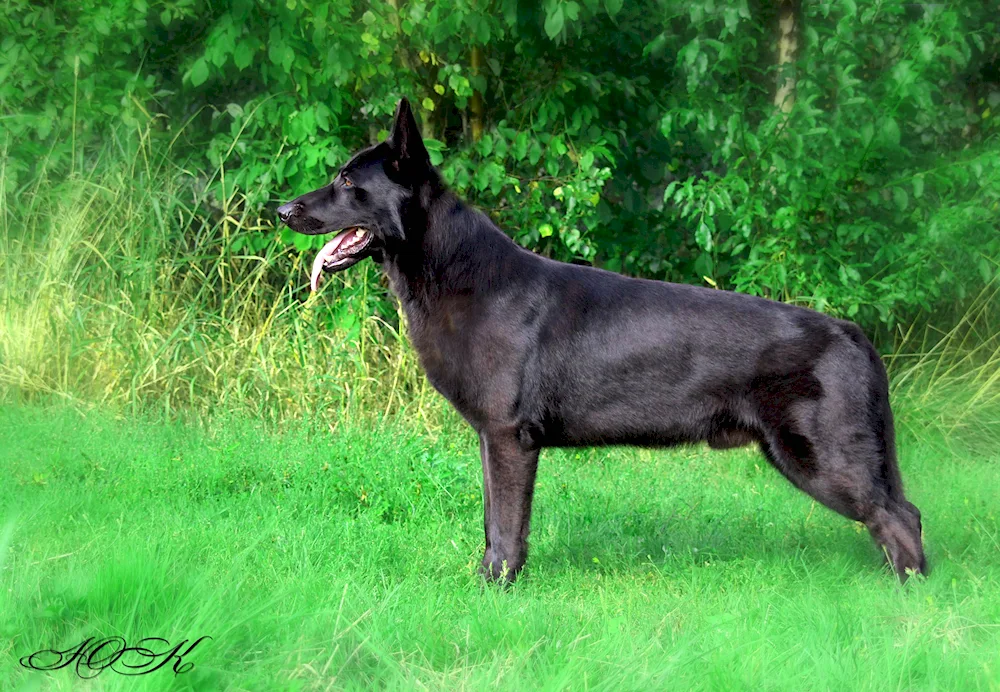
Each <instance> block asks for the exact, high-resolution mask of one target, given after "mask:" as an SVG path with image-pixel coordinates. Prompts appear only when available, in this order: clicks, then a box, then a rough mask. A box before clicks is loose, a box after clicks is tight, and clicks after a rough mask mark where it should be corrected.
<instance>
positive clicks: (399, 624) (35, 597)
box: [0, 406, 1000, 690]
mask: <svg viewBox="0 0 1000 692" xmlns="http://www.w3.org/2000/svg"><path fill="white" fill-rule="evenodd" d="M909 428H910V429H912V430H915V431H917V432H907V433H905V434H904V435H902V436H901V439H900V456H901V466H902V468H903V473H904V478H905V479H906V481H907V484H908V494H909V496H910V498H911V499H912V500H913V502H914V503H915V504H917V505H918V506H919V507H920V509H921V510H922V512H923V515H924V527H925V540H926V544H927V551H928V558H929V560H930V563H931V567H932V571H931V575H930V577H929V578H927V579H912V580H911V581H910V583H909V584H907V585H906V586H905V587H900V585H899V584H898V583H897V581H896V580H895V578H894V577H893V576H892V575H891V574H890V573H889V572H888V570H887V569H886V568H885V567H884V566H883V563H882V561H881V556H880V554H879V552H878V550H877V549H876V547H875V546H874V544H873V543H872V541H871V540H870V538H869V536H868V534H867V531H865V530H864V529H863V527H861V526H859V525H857V524H854V523H852V522H850V521H847V520H845V519H843V518H841V517H839V516H836V515H834V514H833V513H831V512H829V511H827V510H826V509H824V508H822V507H820V506H817V505H816V504H815V503H813V502H812V501H811V500H810V499H809V498H808V497H806V496H805V495H803V494H800V493H798V492H797V491H795V490H794V489H793V488H792V487H791V486H790V485H789V484H788V483H787V482H786V481H785V480H784V479H782V478H781V477H780V476H779V475H778V474H777V473H776V472H775V471H774V470H773V469H771V468H770V467H769V466H768V465H767V464H766V462H765V461H764V460H763V458H762V457H761V456H760V455H759V454H758V453H756V452H754V451H751V450H749V449H747V450H736V451H733V452H711V451H709V450H708V449H707V448H705V447H691V448H682V449H675V450H667V451H658V450H637V449H598V450H573V451H561V450H548V451H546V452H544V453H543V456H542V462H541V466H540V469H539V485H538V491H537V494H536V503H535V514H534V521H533V531H532V534H531V556H530V558H529V560H528V566H527V568H526V570H525V573H524V578H523V579H522V580H521V581H519V582H518V583H517V584H515V585H514V586H513V587H512V588H510V589H508V590H502V589H498V588H495V587H485V588H484V586H483V585H482V583H481V582H480V580H479V578H478V577H477V575H476V567H477V565H478V562H479V559H480V557H481V554H482V549H483V545H482V542H483V537H482V514H481V506H480V503H481V496H480V473H481V472H480V466H479V459H478V445H477V444H476V440H475V438H474V436H473V434H472V433H471V432H470V431H468V430H466V429H463V428H461V427H459V426H457V425H456V426H454V427H453V428H449V429H448V431H447V432H445V433H442V434H438V435H434V436H429V435H428V434H426V433H423V432H414V431H412V430H410V429H407V427H405V425H403V424H402V423H401V422H396V423H386V424H385V425H383V426H377V425H371V426H360V425H359V426H358V427H356V428H355V429H347V428H343V429H338V430H336V431H330V430H327V429H325V428H323V427H322V426H320V425H319V424H309V423H299V424H294V425H287V426H285V427H283V428H274V427H270V428H268V429H265V428H263V427H262V426H260V425H259V424H257V423H255V422H253V421H249V420H245V419H239V418H232V419H229V420H222V419H216V420H215V422H213V423H211V424H207V425H205V424H196V423H191V422H183V421H176V420H175V421H163V420H157V419H151V418H134V417H133V418H116V417H113V416H111V415H110V414H105V413H99V412H97V413H95V412H86V413H81V412H78V411H75V410H72V409H69V408H43V407H16V406H7V407H5V408H0V431H2V432H0V436H2V437H0V468H3V469H4V480H3V482H2V485H0V612H2V613H3V617H2V619H0V688H2V689H78V688H79V689H102V690H103V689H107V690H117V689H127V690H135V689H157V690H158V689H199V690H200V689H239V690H273V689H366V688H370V687H372V686H377V687H389V688H396V689H400V688H403V689H411V688H431V689H441V688H448V689H452V688H471V689H483V688H487V687H490V688H492V687H494V686H503V687H504V688H507V689H526V690H537V689H546V690H547V689H608V690H612V689H613V690H623V689H624V690H628V689H635V690H648V689H665V688H671V689H688V688H696V689H705V688H711V689H733V688H737V689H740V688H754V689H789V690H802V689H807V688H812V689H816V688H819V689H852V690H853V689H877V690H885V689H931V688H950V689H997V688H998V687H1000V516H998V513H1000V481H998V473H1000V451H994V452H990V451H989V450H986V451H984V450H982V449H980V450H979V451H975V450H972V451H970V450H968V449H966V450H965V451H963V450H962V448H960V447H958V446H957V445H955V444H954V442H953V441H947V442H946V440H945V439H944V438H943V436H941V434H940V433H937V432H932V431H930V432H926V433H925V434H920V433H919V430H920V426H919V425H911V426H909ZM116 635H120V636H122V637H124V638H125V639H126V641H128V642H129V643H130V644H131V643H134V642H136V641H138V640H140V639H142V638H143V637H163V638H165V639H167V640H168V641H170V642H171V643H178V642H181V641H183V640H185V639H187V640H191V641H193V640H195V639H196V638H198V637H201V636H204V635H208V636H211V637H212V639H210V640H205V641H203V642H202V643H201V644H200V645H199V646H198V647H197V648H196V649H195V650H193V651H192V652H191V653H190V654H189V655H188V656H187V657H186V658H185V659H184V660H185V662H190V663H193V664H194V667H193V668H192V669H191V670H189V671H188V672H184V673H181V674H178V675H175V674H174V672H173V671H172V670H170V669H169V667H163V668H161V669H160V670H157V671H154V672H151V673H148V674H146V675H142V676H139V677H124V676H122V675H120V674H118V673H116V672H113V671H111V670H105V671H104V672H102V673H101V674H100V675H99V676H97V677H96V678H94V679H92V680H90V681H89V682H83V681H81V680H80V679H79V678H78V677H77V676H76V673H75V672H73V671H71V670H68V669H61V670H57V671H52V672H34V671H28V670H26V669H24V668H22V667H21V666H20V665H19V664H18V661H19V659H20V658H21V657H24V656H27V655H28V654H30V653H32V652H34V651H37V650H40V649H50V648H56V649H66V648H69V647H71V646H73V645H75V644H79V643H81V642H82V641H83V640H84V639H86V638H87V637H89V636H95V637H110V636H116Z"/></svg>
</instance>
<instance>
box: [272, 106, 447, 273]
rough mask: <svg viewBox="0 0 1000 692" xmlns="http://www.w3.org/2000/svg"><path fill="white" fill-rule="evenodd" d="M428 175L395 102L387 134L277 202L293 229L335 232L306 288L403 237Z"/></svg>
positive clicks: (412, 128)
mask: <svg viewBox="0 0 1000 692" xmlns="http://www.w3.org/2000/svg"><path fill="white" fill-rule="evenodd" d="M433 176H434V169H433V167H432V166H431V162H430V157H429V156H428V154H427V149H426V147H424V142H423V139H422V138H421V137H420V130H419V129H418V127H417V122H416V120H415V119H414V117H413V111H412V110H411V109H410V104H409V102H408V101H407V100H406V99H403V100H401V101H400V102H399V106H398V107H397V108H396V116H395V118H394V119H393V123H392V131H391V133H390V134H389V137H388V139H386V140H385V141H384V142H379V143H378V144H376V145H375V146H373V147H369V148H368V149H365V150H364V151H361V152H360V153H358V154H356V155H355V156H354V157H353V158H352V159H351V160H350V161H348V162H347V163H346V164H345V165H344V166H343V167H342V168H341V169H340V172H339V173H338V174H337V177H335V178H334V179H333V182H331V183H330V184H329V185H327V186H326V187H321V188H320V189H318V190H314V191H313V192H309V193H307V194H304V195H302V196H301V197H298V198H296V199H294V200H292V201H291V202H288V203H287V204H283V205H282V206H281V207H279V208H278V217H279V218H280V219H281V220H282V221H283V222H284V223H285V224H287V225H288V227H289V228H291V229H292V230H293V231H297V232H299V233H305V234H308V235H322V234H326V233H336V234H337V235H336V236H334V238H333V239H332V240H331V241H330V242H328V243H327V244H326V245H324V246H323V249H322V250H320V251H319V254H318V255H317V256H316V259H315V260H314V261H313V266H312V274H311V277H310V278H311V282H310V285H311V286H312V290H314V291H315V290H316V288H317V287H318V285H319V278H320V276H321V275H322V274H323V272H334V271H340V270H341V269H347V268H348V267H350V266H352V265H354V264H357V263H358V262H360V261H361V260H363V259H364V258H366V257H370V256H372V255H374V254H378V253H381V252H382V251H383V250H384V249H385V248H386V246H387V245H390V244H393V243H401V242H403V241H404V240H405V239H406V229H405V227H404V218H405V210H406V207H407V204H408V203H409V201H410V200H411V199H412V198H413V196H414V194H415V193H416V192H417V191H418V190H419V189H420V187H421V185H423V184H424V183H425V182H426V181H428V180H429V179H431V178H432V177H433Z"/></svg>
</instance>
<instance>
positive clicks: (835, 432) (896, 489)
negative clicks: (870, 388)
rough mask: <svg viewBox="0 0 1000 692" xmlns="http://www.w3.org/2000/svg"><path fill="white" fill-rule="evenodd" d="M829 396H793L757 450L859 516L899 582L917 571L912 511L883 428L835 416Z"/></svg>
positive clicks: (922, 563)
mask: <svg viewBox="0 0 1000 692" xmlns="http://www.w3.org/2000/svg"><path fill="white" fill-rule="evenodd" d="M831 403H832V402H830V401H823V402H800V403H799V404H798V406H797V411H796V412H795V413H797V414H798V415H788V416H787V417H786V419H785V422H783V423H782V424H781V425H778V426H775V427H773V428H771V429H767V430H765V434H764V440H765V441H764V443H763V444H762V448H763V451H764V454H765V456H767V458H768V459H769V460H770V461H771V462H772V463H773V464H774V465H775V467H777V468H778V470H780V471H781V472H782V473H783V474H784V475H785V476H786V477H787V478H788V479H789V480H790V481H791V482H792V483H793V484H794V485H796V486H797V487H798V488H800V489H802V490H804V491H805V492H806V493H808V494H809V495H811V496H812V497H813V498H815V499H816V500H818V501H819V502H821V503H822V504H824V505H826V506H827V507H829V508H830V509H833V510H834V511H836V512H839V513H840V514H843V515H844V516H846V517H848V518H850V519H854V520H855V521H861V522H864V524H865V525H866V526H867V527H868V530H869V531H870V532H871V534H872V536H873V537H874V539H875V541H876V542H877V543H878V544H879V545H880V546H882V547H883V548H884V550H885V551H886V554H887V557H888V559H889V562H890V563H891V565H892V567H893V569H894V570H895V571H896V574H897V575H898V576H899V578H900V580H901V581H906V579H907V577H908V576H909V573H910V572H918V573H925V572H926V570H927V563H926V560H925V558H924V551H923V546H922V541H921V523H920V512H919V511H918V510H917V508H916V507H914V506H913V505H912V504H911V503H910V502H908V501H907V500H906V498H905V497H904V496H903V489H902V483H901V482H900V480H899V471H898V468H897V467H896V460H895V453H894V449H893V445H892V439H891V433H886V432H885V429H884V426H883V429H882V430H879V428H878V426H876V425H871V424H870V423H869V422H867V421H863V420H858V419H857V418H854V419H853V420H850V419H848V418H845V417H843V416H839V415H837V413H836V412H835V411H833V410H831ZM887 424H888V426H890V429H891V426H892V420H891V418H890V419H889V420H888V421H887ZM886 435H889V436H888V437H886Z"/></svg>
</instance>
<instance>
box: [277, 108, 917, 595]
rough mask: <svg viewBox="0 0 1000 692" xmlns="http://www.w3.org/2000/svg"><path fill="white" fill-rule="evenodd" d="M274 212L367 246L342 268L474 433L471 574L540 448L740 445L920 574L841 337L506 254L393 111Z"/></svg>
mask: <svg viewBox="0 0 1000 692" xmlns="http://www.w3.org/2000/svg"><path fill="white" fill-rule="evenodd" d="M279 215H280V216H281V218H282V220H284V221H285V222H286V223H287V224H288V225H289V226H290V227H291V228H293V229H295V230H297V231H300V232H303V233H313V234H318V233H329V232H332V231H339V230H341V229H344V228H348V227H355V226H357V227H362V228H366V229H369V230H370V231H371V232H372V236H373V239H372V242H371V243H370V244H369V245H368V246H367V247H366V248H365V249H364V250H363V251H362V252H361V253H360V254H359V255H358V256H357V257H352V258H349V260H348V263H349V264H353V263H354V262H355V261H359V260H360V259H362V258H363V257H365V256H373V257H374V258H375V259H376V261H379V262H381V264H382V267H383V269H384V271H385V272H386V274H387V275H388V276H389V279H390V282H391V285H392V289H393V291H394V292H395V293H396V295H397V296H398V297H399V299H400V301H401V303H402V305H403V307H404V309H405V311H406V315H407V318H408V321H409V326H410V334H411V338H412V341H413V344H414V346H415V347H416V349H417V351H418V353H419V354H420V360H421V363H422V364H423V366H424V368H425V370H426V372H427V376H428V378H429V380H430V381H431V383H432V384H433V385H434V386H435V387H436V388H437V390H438V391H440V392H441V393H442V394H443V395H444V396H445V397H447V398H448V400H449V401H450V402H451V403H452V404H453V405H454V406H455V408H456V409H458V411H459V412H460V413H461V414H462V416H464V417H465V419H466V420H467V421H469V423H470V424H471V425H472V426H473V427H474V428H475V429H476V431H477V432H478V433H479V440H480V451H481V454H482V462H483V481H484V500H485V529H486V554H485V556H484V558H483V570H484V573H485V574H486V576H487V577H489V578H496V577H499V576H501V575H502V576H504V577H505V578H508V579H510V578H513V577H515V576H516V575H517V573H518V572H519V571H520V569H521V568H522V566H523V565H524V561H525V558H526V555H527V536H528V522H529V518H530V511H531V499H532V493H533V489H534V481H535V471H536V468H537V465H538V453H539V450H540V449H541V448H542V447H553V446H580V445H606V444H635V445H657V446H665V445H674V444H680V443H692V442H697V441H701V440H706V441H707V442H708V443H709V444H710V445H711V446H713V447H717V448H723V447H731V446H738V445H743V444H748V443H752V442H756V443H758V444H759V445H760V447H761V449H762V450H763V452H764V454H765V456H766V457H767V458H768V460H770V461H771V462H772V463H773V464H774V466H775V467H777V469H778V470H779V471H780V472H781V473H782V474H784V475H785V476H786V477H787V478H788V479H789V480H790V481H791V482H792V483H794V484H795V485H796V486H797V487H799V488H800V489H802V490H804V491H805V492H807V493H809V494H810V495H812V496H813V497H814V498H816V499H817V500H819V501H820V502H822V503H823V504H825V505H827V506H828V507H830V508H832V509H834V510H836V511H838V512H840V513H841V514H844V515H846V516H848V517H850V518H852V519H855V520H859V521H863V522H864V523H865V524H866V525H867V526H868V528H869V529H870V531H871V533H872V535H873V536H874V538H875V540H876V541H878V543H879V544H881V545H882V546H884V548H885V550H886V552H887V554H888V558H889V560H890V561H891V563H892V565H893V567H894V568H895V570H896V572H897V573H898V574H899V576H900V578H902V579H905V578H906V574H907V571H908V570H913V571H918V572H923V571H925V569H926V563H925V560H924V554H923V548H922V541H921V524H920V513H919V512H918V511H917V509H916V507H914V506H913V505H912V504H910V503H909V502H907V501H906V499H905V498H904V496H903V487H902V482H901V479H900V474H899V470H898V467H897V464H896V452H895V442H894V433H893V422H892V413H891V411H890V408H889V399H888V386H887V380H886V375H885V369H884V367H883V365H882V362H881V360H880V359H879V357H878V355H877V353H876V352H875V350H874V348H873V347H872V346H871V344H870V342H869V341H868V340H867V339H866V338H865V336H864V334H863V333H862V332H861V330H860V329H859V328H858V327H857V326H855V325H854V324H852V323H850V322H844V321H840V320H836V319H833V318H831V317H828V316H825V315H822V314H820V313H817V312H813V311H811V310H807V309H804V308H799V307H794V306H790V305H786V304H783V303H778V302H773V301H769V300H765V299H762V298H756V297H752V296H747V295H741V294H736V293H729V292H725V291H718V290H711V289H707V288H700V287H694V286H686V285H677V284H670V283H663V282H658V281H647V280H642V279H633V278H627V277H624V276H621V275H618V274H614V273H611V272H607V271H603V270H601V269H596V268H592V267H583V266H576V265H570V264H564V263H561V262H555V261H552V260H549V259H546V258H544V257H540V256H538V255H535V254H533V253H531V252H529V251H527V250H524V249H522V248H520V247H518V246H517V245H516V244H515V243H514V242H513V241H511V240H510V239H509V238H508V237H507V236H506V235H505V234H504V233H502V232H501V231H500V230H499V229H498V228H497V227H496V226H495V225H494V224H493V223H492V222H491V221H490V220H489V219H488V218H487V217H486V216H485V215H483V214H482V213H480V212H478V211H476V210H474V209H472V208H470V207H468V206H466V205H465V204H464V203H462V202H461V201H460V200H459V199H458V198H457V197H456V196H455V195H453V194H452V193H451V192H449V191H448V190H447V189H446V188H445V187H444V185H443V184H442V182H441V180H440V178H439V176H438V174H437V172H436V171H435V170H434V168H433V167H432V166H431V164H430V161H429V159H428V156H427V152H426V149H425V148H424V146H423V142H422V140H421V138H420V133H419V130H418V129H417V125H416V122H415V120H414V118H413V115H412V112H411V111H410V107H409V104H408V103H407V102H406V101H405V100H403V101H402V102H401V103H400V106H399V109H398V110H397V113H396V118H395V122H394V125H393V130H392V134H391V135H390V137H389V139H388V140H387V141H385V142H382V143H380V144H378V145H376V146H374V147H372V148H370V149H367V150H365V151H363V152H361V153H360V154H358V155H357V156H355V157H354V158H353V159H352V160H351V161H350V162H349V163H347V164H346V165H345V166H344V167H343V169H342V170H341V172H340V174H339V175H338V176H337V178H336V179H335V180H334V181H333V183H331V184H330V185H328V186H327V187H324V188H322V189H320V190H316V191H315V192H311V193H309V194H306V195H304V196H302V197H299V198H298V199H296V200H294V201H293V202H291V203H289V204H286V205H284V206H283V207H281V209H279ZM343 266H346V265H343V264H342V265H339V266H338V267H337V268H338V269H339V268H342V267H343Z"/></svg>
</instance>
